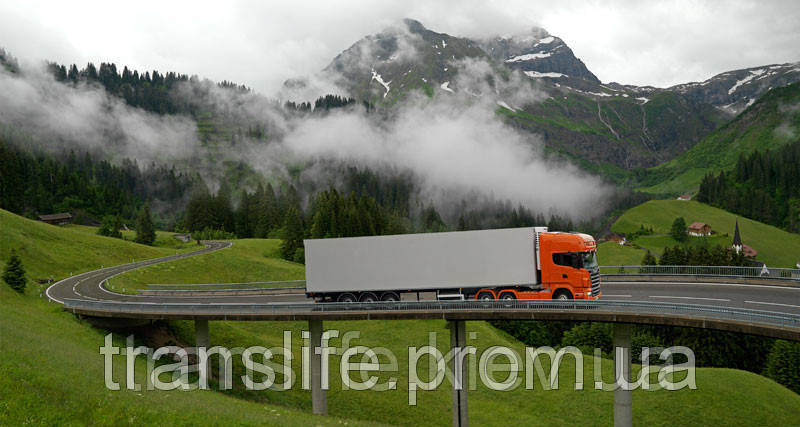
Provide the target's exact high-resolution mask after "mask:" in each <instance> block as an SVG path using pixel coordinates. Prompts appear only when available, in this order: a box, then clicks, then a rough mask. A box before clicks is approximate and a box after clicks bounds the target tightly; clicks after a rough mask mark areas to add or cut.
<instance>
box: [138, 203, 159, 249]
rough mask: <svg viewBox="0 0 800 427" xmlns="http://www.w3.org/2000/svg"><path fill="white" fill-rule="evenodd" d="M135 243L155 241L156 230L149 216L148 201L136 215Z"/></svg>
mask: <svg viewBox="0 0 800 427" xmlns="http://www.w3.org/2000/svg"><path fill="white" fill-rule="evenodd" d="M134 241H135V242H136V243H141V244H144V245H152V244H153V242H155V241H156V230H155V227H154V226H153V219H152V218H151V217H150V203H145V204H144V206H142V209H141V210H139V216H137V217H136V239H135V240H134Z"/></svg>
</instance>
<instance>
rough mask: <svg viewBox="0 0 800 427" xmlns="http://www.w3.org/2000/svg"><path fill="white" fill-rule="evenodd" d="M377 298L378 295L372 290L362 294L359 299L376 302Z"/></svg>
mask: <svg viewBox="0 0 800 427" xmlns="http://www.w3.org/2000/svg"><path fill="white" fill-rule="evenodd" d="M377 300H378V297H376V296H375V294H373V293H372V292H364V293H363V294H361V299H359V301H361V302H375V301H377Z"/></svg>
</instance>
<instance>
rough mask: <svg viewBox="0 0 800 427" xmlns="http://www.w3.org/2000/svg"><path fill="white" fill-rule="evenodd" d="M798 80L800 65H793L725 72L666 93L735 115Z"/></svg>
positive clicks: (798, 63)
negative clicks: (759, 99)
mask: <svg viewBox="0 0 800 427" xmlns="http://www.w3.org/2000/svg"><path fill="white" fill-rule="evenodd" d="M798 80H800V62H795V63H788V64H773V65H765V66H761V67H754V68H745V69H741V70H733V71H727V72H725V73H721V74H717V75H716V76H714V77H711V78H710V79H708V80H705V81H702V82H695V83H685V84H680V85H676V86H672V87H671V88H669V89H668V90H670V91H673V92H677V93H680V94H683V95H685V96H687V97H688V98H690V99H692V100H695V101H698V102H705V103H708V104H711V105H713V106H715V107H717V108H720V109H721V110H723V111H725V112H727V113H730V114H733V115H736V114H739V113H741V112H742V111H744V110H745V109H746V108H747V107H749V106H751V105H753V103H754V102H755V101H756V100H757V99H758V98H760V97H761V95H763V94H764V93H766V92H767V91H768V90H770V89H772V88H776V87H780V86H785V85H787V84H789V83H793V82H796V81H798Z"/></svg>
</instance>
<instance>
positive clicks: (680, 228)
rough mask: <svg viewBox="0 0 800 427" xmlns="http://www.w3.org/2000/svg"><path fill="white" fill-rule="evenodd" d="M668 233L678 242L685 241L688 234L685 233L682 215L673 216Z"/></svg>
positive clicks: (684, 222) (684, 221)
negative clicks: (673, 219)
mask: <svg viewBox="0 0 800 427" xmlns="http://www.w3.org/2000/svg"><path fill="white" fill-rule="evenodd" d="M669 235H670V236H672V238H673V239H675V240H676V241H678V242H685V241H686V239H687V238H688V237H689V235H688V234H686V220H685V219H683V217H678V218H675V221H673V222H672V228H671V229H670V232H669Z"/></svg>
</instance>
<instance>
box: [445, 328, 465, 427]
mask: <svg viewBox="0 0 800 427" xmlns="http://www.w3.org/2000/svg"><path fill="white" fill-rule="evenodd" d="M448 327H449V328H450V349H451V350H453V354H454V355H455V357H453V427H466V426H467V425H469V424H468V422H467V387H468V384H467V364H466V353H465V349H466V347H467V330H466V322H465V321H463V320H451V321H449V322H448ZM456 349H458V350H457V351H458V353H456Z"/></svg>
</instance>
